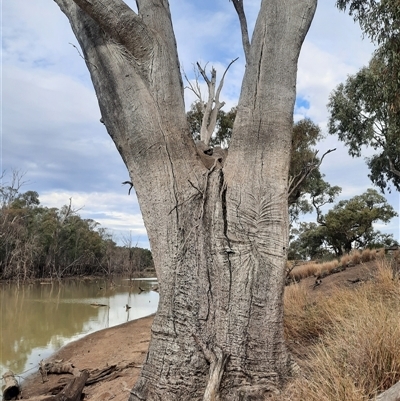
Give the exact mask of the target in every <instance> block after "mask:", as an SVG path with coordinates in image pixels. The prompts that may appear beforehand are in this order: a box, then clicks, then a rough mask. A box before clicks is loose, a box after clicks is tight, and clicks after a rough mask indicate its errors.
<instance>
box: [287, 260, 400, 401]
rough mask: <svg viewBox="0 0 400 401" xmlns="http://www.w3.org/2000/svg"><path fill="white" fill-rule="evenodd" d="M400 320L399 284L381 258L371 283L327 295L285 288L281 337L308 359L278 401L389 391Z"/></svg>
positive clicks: (343, 398)
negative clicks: (312, 296)
mask: <svg viewBox="0 0 400 401" xmlns="http://www.w3.org/2000/svg"><path fill="white" fill-rule="evenodd" d="M399 316H400V286H399V282H398V280H393V271H392V268H391V266H390V262H387V261H385V260H381V261H379V262H378V272H377V276H376V279H375V280H374V281H371V282H368V283H366V284H364V285H362V286H360V287H358V288H357V289H353V290H351V289H338V290H337V291H336V292H335V293H334V294H331V295H330V296H329V297H326V296H323V295H321V296H320V297H319V298H317V299H316V300H315V298H314V300H312V299H311V298H310V296H309V295H308V293H307V290H306V288H305V287H302V285H301V284H298V285H293V286H290V287H287V288H286V291H285V334H286V337H287V339H288V342H289V344H292V345H293V347H294V348H295V347H298V348H301V347H302V348H303V349H306V350H307V352H306V355H307V360H304V357H303V358H302V360H301V361H300V362H299V363H300V364H301V367H302V372H303V373H302V375H301V376H300V377H298V378H297V379H295V380H294V381H293V382H292V383H291V384H290V385H289V387H288V388H287V389H286V391H285V393H284V394H283V395H282V396H283V398H282V399H285V400H289V399H290V400H299V401H301V400H307V401H308V400H309V401H366V400H369V399H370V398H372V397H374V396H375V395H376V394H377V393H380V392H382V391H384V390H385V389H387V388H389V387H391V386H392V385H393V384H395V383H396V382H397V381H398V380H400V352H399V349H400V319H399ZM295 351H296V350H295ZM303 352H304V351H303Z"/></svg>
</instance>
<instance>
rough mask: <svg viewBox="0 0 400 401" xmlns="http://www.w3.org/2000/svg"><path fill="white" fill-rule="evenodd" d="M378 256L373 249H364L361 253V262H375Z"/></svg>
mask: <svg viewBox="0 0 400 401" xmlns="http://www.w3.org/2000/svg"><path fill="white" fill-rule="evenodd" d="M375 255H376V252H374V251H372V250H371V249H368V248H367V249H364V250H363V251H362V252H361V262H363V263H367V262H369V261H371V260H374V257H375Z"/></svg>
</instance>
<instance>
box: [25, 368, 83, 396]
mask: <svg viewBox="0 0 400 401" xmlns="http://www.w3.org/2000/svg"><path fill="white" fill-rule="evenodd" d="M88 377H89V372H88V371H86V370H83V371H82V372H81V373H80V376H79V377H74V378H73V379H72V380H71V381H70V382H69V383H68V384H67V385H66V386H65V388H64V389H63V390H62V391H61V392H60V393H58V394H57V395H50V396H42V395H41V396H38V397H32V398H27V399H26V400H25V401H80V400H81V395H82V390H83V388H84V387H85V384H86V380H87V379H88Z"/></svg>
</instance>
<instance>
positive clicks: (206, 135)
mask: <svg viewBox="0 0 400 401" xmlns="http://www.w3.org/2000/svg"><path fill="white" fill-rule="evenodd" d="M237 59H238V58H236V59H234V60H232V61H231V62H230V63H229V65H228V67H227V68H226V69H225V72H224V73H223V75H222V78H221V81H220V83H219V85H218V88H216V83H217V71H216V69H215V68H214V67H212V68H211V77H208V75H207V73H206V71H205V67H204V68H203V67H202V66H201V65H200V63H199V62H197V63H196V65H197V68H198V71H199V73H200V75H201V76H202V77H203V79H204V81H205V82H206V84H207V87H208V99H207V102H206V103H205V102H203V101H202V99H201V96H199V95H198V96H197V97H198V98H199V99H200V101H201V102H202V104H203V120H202V123H201V129H200V139H201V141H202V142H203V143H204V144H206V145H208V144H209V143H210V139H211V135H212V134H213V132H214V129H215V126H216V124H217V117H218V112H219V110H221V108H222V107H224V105H225V102H221V101H220V99H219V96H220V94H221V91H222V87H223V85H224V79H225V75H226V73H227V72H228V70H229V68H230V67H231V65H232V64H233V63H234V62H235V61H236V60H237ZM196 82H198V81H197V80H196ZM190 85H191V86H192V84H190ZM197 87H198V85H197ZM190 89H191V90H192V91H193V92H194V93H195V94H196V91H195V90H193V87H191V88H190ZM198 92H199V93H200V89H199V88H198Z"/></svg>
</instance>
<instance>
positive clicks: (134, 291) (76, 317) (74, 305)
mask: <svg viewBox="0 0 400 401" xmlns="http://www.w3.org/2000/svg"><path fill="white" fill-rule="evenodd" d="M156 284H157V281H156V279H140V280H132V281H129V280H126V279H122V278H114V280H113V282H112V284H111V283H110V282H107V281H106V280H105V279H97V280H83V279H79V280H77V279H69V280H64V281H62V282H61V283H59V282H53V283H49V282H42V283H40V282H36V283H33V284H32V283H31V284H27V285H20V286H19V287H18V286H17V285H16V284H15V283H11V284H6V283H2V284H0V311H1V316H0V340H1V344H0V347H1V348H0V378H1V376H2V375H3V373H4V372H5V371H7V370H12V371H13V372H14V373H15V374H16V375H18V377H19V378H20V379H23V378H24V377H26V376H28V375H29V374H31V373H33V372H34V370H35V369H38V363H39V362H40V361H41V360H42V359H46V358H48V357H49V356H50V355H51V354H52V353H54V352H55V351H57V350H58V349H60V348H61V347H63V346H64V345H66V344H68V343H69V342H71V341H74V340H77V339H79V338H81V337H83V336H85V335H87V334H90V333H93V332H95V331H98V330H101V329H104V328H108V327H112V326H116V325H118V324H121V323H124V322H127V321H130V320H134V319H138V318H140V317H144V316H148V315H151V314H152V313H154V312H156V310H157V305H158V293H157V292H155V291H152V288H154V286H156ZM139 287H140V288H139ZM93 304H103V305H105V306H94V305H93ZM126 305H129V306H130V307H131V308H130V309H127V308H126ZM0 394H1V393H0ZM1 398H2V397H1V395H0V399H1Z"/></svg>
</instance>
